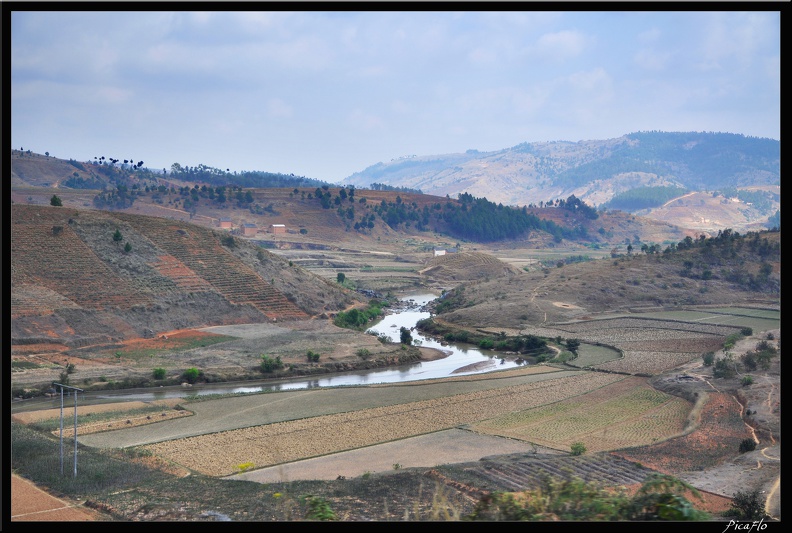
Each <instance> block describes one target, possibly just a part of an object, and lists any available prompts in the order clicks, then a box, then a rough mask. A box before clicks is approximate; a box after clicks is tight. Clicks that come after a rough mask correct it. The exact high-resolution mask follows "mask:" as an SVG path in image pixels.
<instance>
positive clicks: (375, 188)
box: [368, 183, 423, 194]
mask: <svg viewBox="0 0 792 533" xmlns="http://www.w3.org/2000/svg"><path fill="white" fill-rule="evenodd" d="M368 188H369V189H371V190H372V191H396V192H411V193H415V194H423V191H421V189H411V188H410V187H395V186H393V185H386V184H385V183H372V184H371V185H369V186H368Z"/></svg>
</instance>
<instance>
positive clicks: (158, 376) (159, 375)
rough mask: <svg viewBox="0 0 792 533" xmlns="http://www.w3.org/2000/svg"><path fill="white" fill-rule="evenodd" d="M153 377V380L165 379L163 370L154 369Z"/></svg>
mask: <svg viewBox="0 0 792 533" xmlns="http://www.w3.org/2000/svg"><path fill="white" fill-rule="evenodd" d="M152 374H153V375H154V379H165V369H164V368H155V369H154V370H153V372H152Z"/></svg>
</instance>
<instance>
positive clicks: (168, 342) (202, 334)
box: [120, 329, 222, 352]
mask: <svg viewBox="0 0 792 533" xmlns="http://www.w3.org/2000/svg"><path fill="white" fill-rule="evenodd" d="M208 337H222V335H219V334H217V333H210V332H207V331H197V330H194V329H181V330H174V331H168V332H166V333H161V334H159V335H157V336H156V337H155V338H153V339H142V338H136V339H129V340H126V341H123V342H122V343H121V344H122V345H123V346H124V347H123V348H122V349H121V350H120V351H122V352H123V351H132V350H147V349H157V350H167V349H176V348H180V347H182V346H184V345H185V344H187V343H189V342H191V341H193V340H196V339H203V338H208Z"/></svg>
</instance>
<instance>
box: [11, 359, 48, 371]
mask: <svg viewBox="0 0 792 533" xmlns="http://www.w3.org/2000/svg"><path fill="white" fill-rule="evenodd" d="M34 368H43V367H42V366H41V365H40V364H38V363H34V362H33V361H11V370H12V371H13V370H32V369H34Z"/></svg>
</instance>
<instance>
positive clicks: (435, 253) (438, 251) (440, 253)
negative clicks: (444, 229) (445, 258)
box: [434, 248, 446, 257]
mask: <svg viewBox="0 0 792 533" xmlns="http://www.w3.org/2000/svg"><path fill="white" fill-rule="evenodd" d="M445 254H446V251H445V250H438V249H437V248H435V251H434V256H435V257H437V256H438V255H445Z"/></svg>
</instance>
